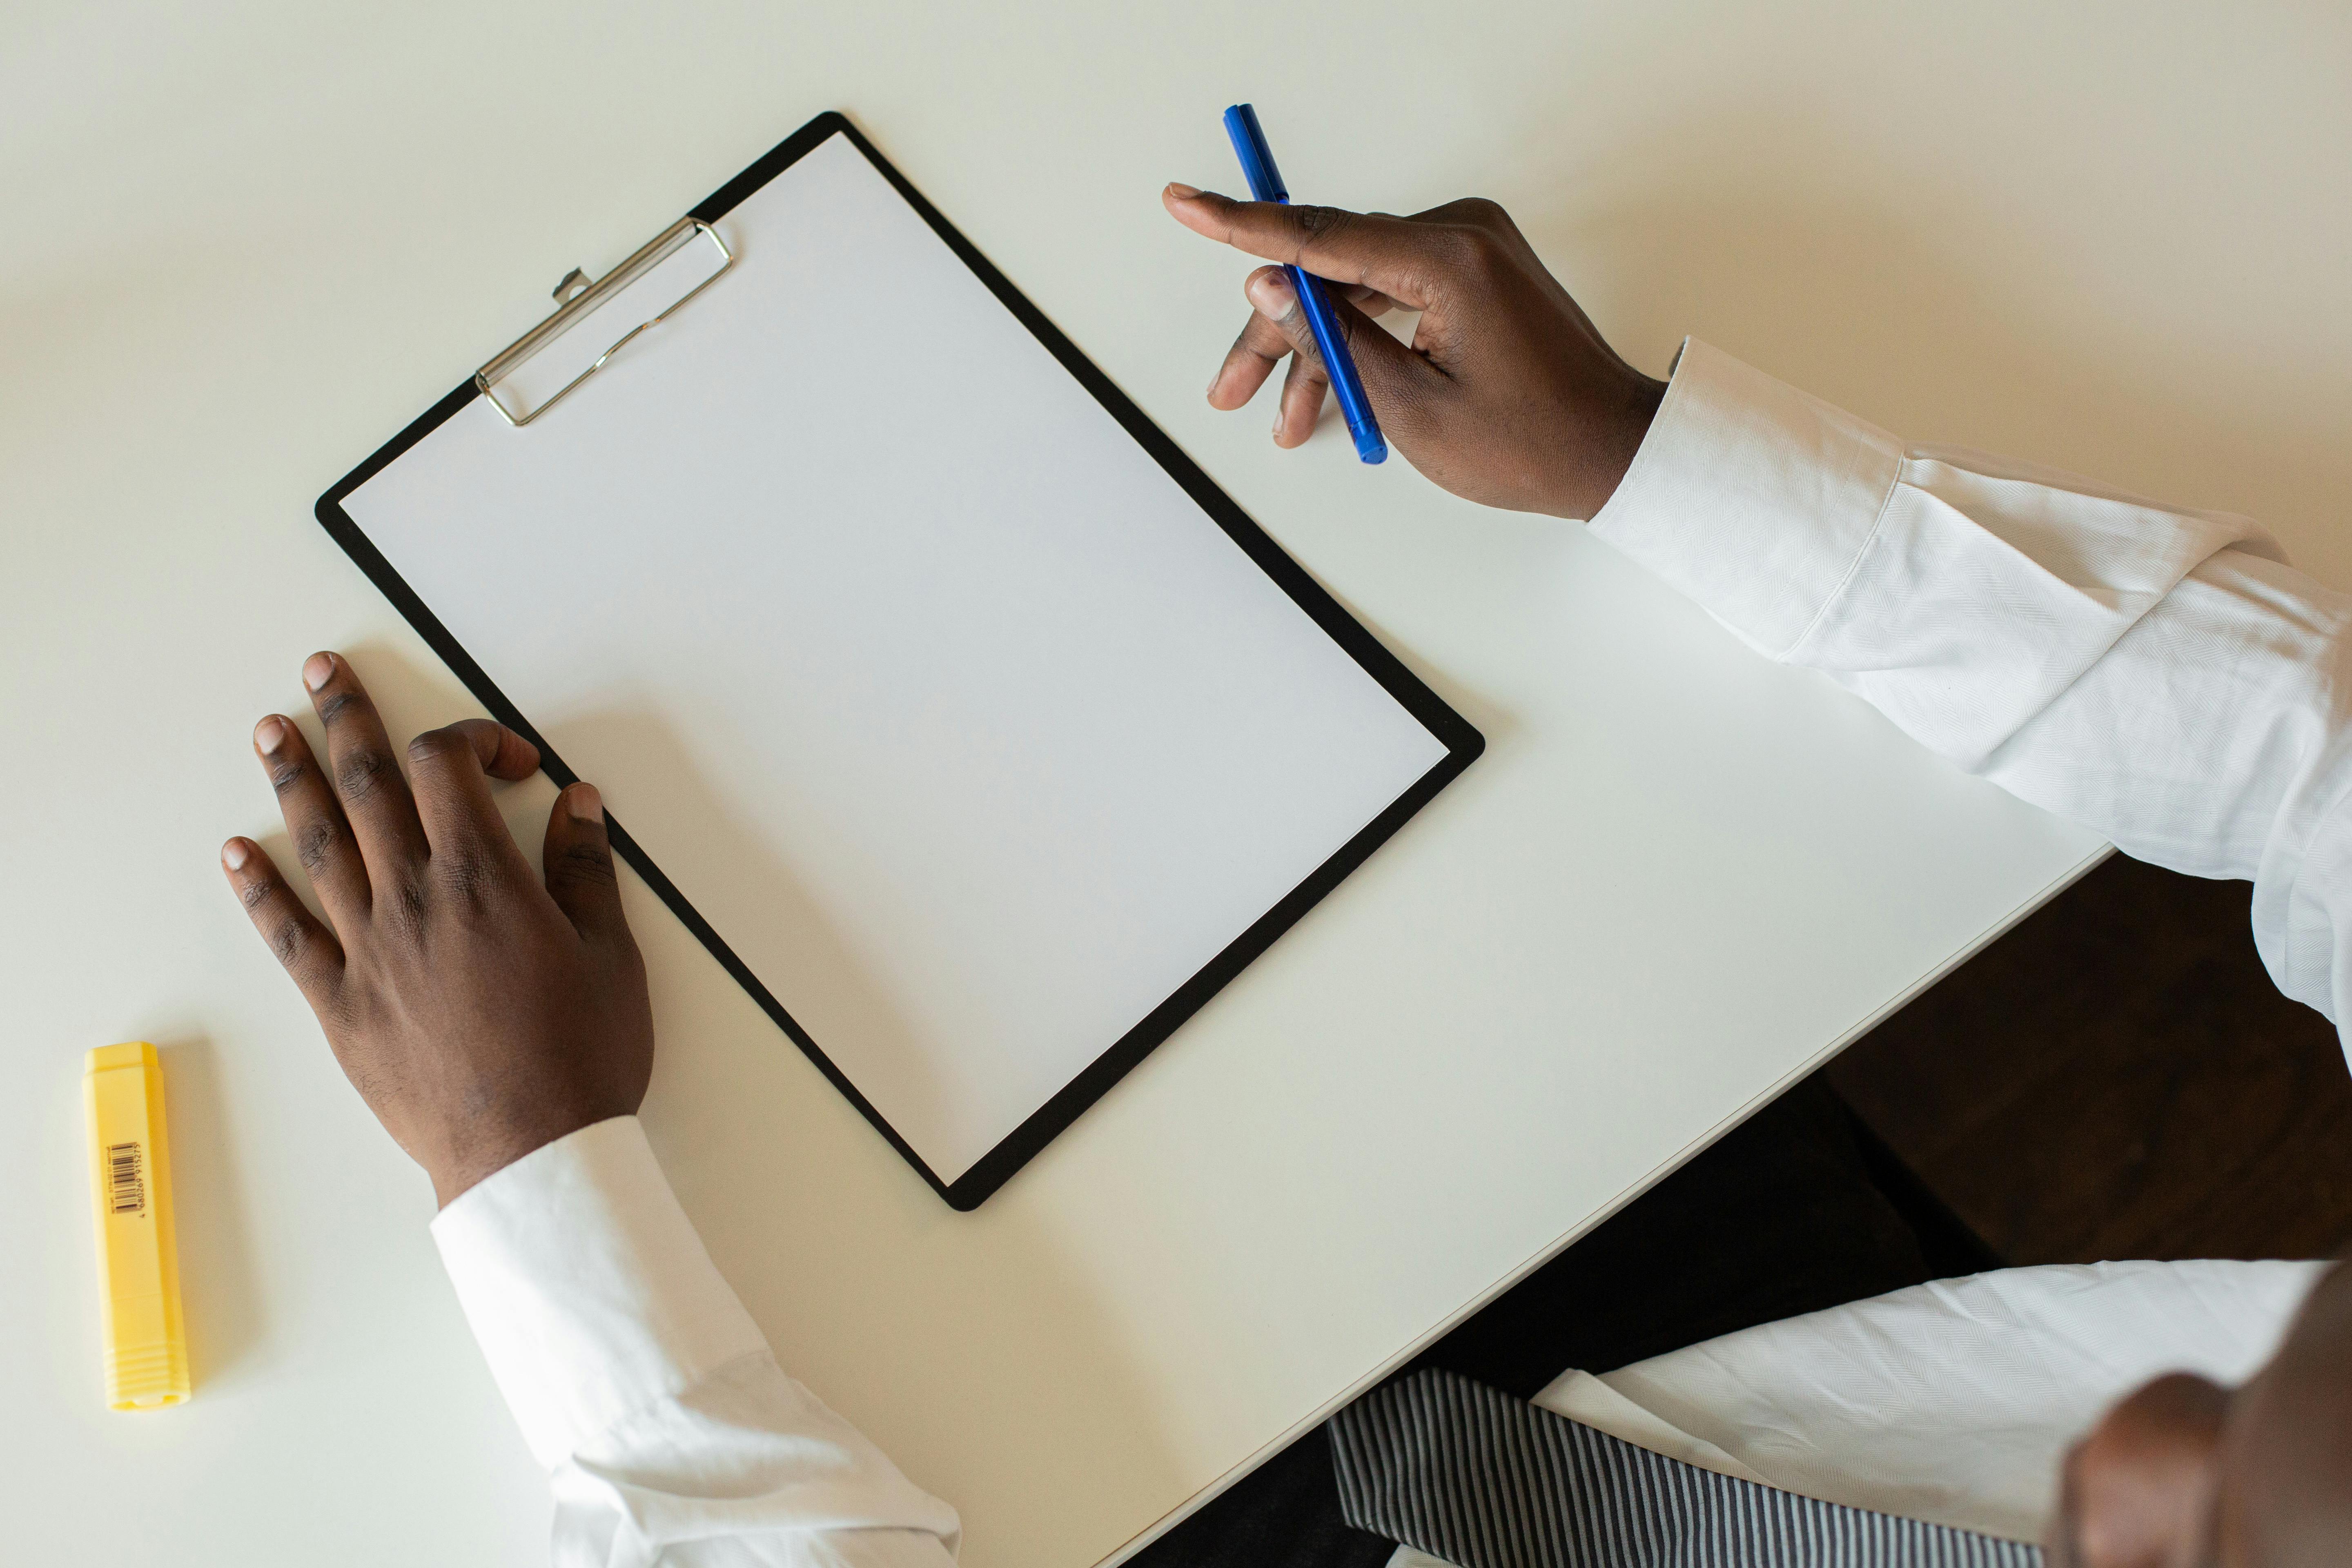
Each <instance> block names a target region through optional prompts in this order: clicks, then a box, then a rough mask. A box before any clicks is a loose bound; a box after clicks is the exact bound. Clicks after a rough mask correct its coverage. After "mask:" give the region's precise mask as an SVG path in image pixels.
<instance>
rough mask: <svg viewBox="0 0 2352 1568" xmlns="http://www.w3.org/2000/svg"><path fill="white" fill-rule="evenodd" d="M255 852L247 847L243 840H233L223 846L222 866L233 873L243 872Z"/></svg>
mask: <svg viewBox="0 0 2352 1568" xmlns="http://www.w3.org/2000/svg"><path fill="white" fill-rule="evenodd" d="M252 854H253V851H252V850H250V849H247V847H245V840H244V839H242V838H232V839H230V840H229V841H228V842H227V843H226V844H224V845H222V846H221V864H222V865H224V866H226V867H227V868H229V869H230V870H232V871H236V870H242V869H243V868H244V867H245V863H246V861H247V859H248V858H250V857H251V856H252Z"/></svg>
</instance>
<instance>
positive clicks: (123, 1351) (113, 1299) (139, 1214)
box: [81, 1042, 188, 1410]
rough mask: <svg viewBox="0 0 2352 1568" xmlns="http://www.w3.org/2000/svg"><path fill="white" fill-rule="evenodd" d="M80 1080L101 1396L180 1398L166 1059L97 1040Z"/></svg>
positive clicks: (155, 1401) (168, 1401)
mask: <svg viewBox="0 0 2352 1568" xmlns="http://www.w3.org/2000/svg"><path fill="white" fill-rule="evenodd" d="M81 1081H82V1089H83V1091H84V1092H83V1098H84V1099H85V1100H86V1101H87V1103H88V1105H89V1176H90V1194H91V1196H92V1197H93V1198H95V1199H96V1200H97V1208H98V1276H99V1279H98V1283H99V1290H100V1295H101V1297H102V1299H103V1301H104V1305H103V1307H102V1308H101V1309H100V1310H101V1311H102V1313H103V1314H104V1315H103V1318H102V1320H101V1322H102V1325H103V1327H104V1329H105V1332H106V1402H107V1404H109V1405H112V1406H113V1407H114V1408H115V1409H117V1410H154V1409H159V1408H161V1407H162V1406H163V1405H178V1404H180V1403H182V1402H183V1401H184V1400H185V1399H186V1398H187V1397H188V1341H187V1335H186V1333H185V1332H184V1330H183V1329H182V1327H181V1323H180V1255H179V1249H178V1247H176V1246H175V1245H174V1244H173V1239H172V1161H171V1153H170V1151H169V1149H168V1148H167V1147H166V1145H165V1143H164V1142H163V1067H162V1064H161V1063H159V1062H158V1061H157V1060H156V1059H155V1047H152V1046H151V1045H147V1044H145V1043H144V1042H141V1043H138V1044H133V1045H127V1046H100V1047H98V1049H96V1050H94V1051H92V1052H90V1053H89V1066H88V1067H87V1068H84V1070H83V1072H82V1080H81Z"/></svg>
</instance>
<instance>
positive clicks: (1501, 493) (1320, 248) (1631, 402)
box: [1161, 184, 1665, 518]
mask: <svg viewBox="0 0 2352 1568" xmlns="http://www.w3.org/2000/svg"><path fill="white" fill-rule="evenodd" d="M1161 200H1162V201H1164V202H1165V203H1166V204H1167V207H1168V210H1169V211H1170V212H1171V213H1172V214H1174V215H1175V216H1176V218H1177V221H1179V222H1181V223H1182V224H1183V225H1184V226H1186V227H1187V228H1190V229H1192V230H1193V231H1195V232H1196V233H1199V234H1203V235H1206V236H1207V237H1209V238H1211V239H1216V240H1222V241H1223V242H1224V243H1225V244H1227V245H1230V246H1233V247H1235V248H1236V249H1239V250H1243V251H1246V252H1248V253H1249V254H1250V255H1252V256H1259V257H1264V258H1266V259H1267V260H1270V261H1279V262H1286V263H1289V264H1293V265H1296V266H1297V267H1300V268H1305V269H1306V270H1307V272H1309V273H1312V274H1313V275H1314V276H1316V277H1318V278H1322V279H1328V280H1330V281H1331V282H1332V284H1333V285H1334V287H1333V288H1332V289H1331V293H1332V296H1333V300H1332V303H1333V306H1334V307H1335V310H1334V313H1335V314H1336V315H1337V316H1338V318H1339V325H1340V329H1341V331H1343V332H1345V333H1346V336H1347V342H1348V353H1349V356H1350V357H1351V358H1353V359H1354V360H1355V362H1356V369H1357V371H1358V373H1359V374H1360V375H1361V376H1362V377H1363V382H1364V393H1365V395H1366V396H1368V397H1370V399H1371V403H1372V412H1373V413H1374V414H1376V415H1377V416H1379V417H1380V421H1381V429H1382V431H1383V432H1384V433H1386V435H1387V436H1388V438H1389V440H1390V441H1391V443H1392V444H1393V445H1394V446H1395V447H1396V448H1397V450H1399V451H1401V452H1402V453H1403V454H1404V455H1405V456H1406V457H1407V458H1411V459H1412V465H1413V467H1414V468H1419V469H1420V470H1421V471H1422V472H1423V474H1425V475H1427V476H1428V477H1429V478H1430V479H1433V480H1435V481H1436V482H1437V483H1438V484H1441V485H1443V486H1444V487H1445V488H1446V489H1449V490H1452V491H1453V492H1454V494H1455V495H1458V496H1461V497H1463V498H1465V500H1474V501H1477V502H1480V503H1481V504H1483V505H1486V506H1497V507H1507V508H1509V509H1511V510H1515V511H1540V512H1549V513H1550V514H1551V515H1553V516H1555V517H1570V518H1589V517H1591V515H1592V514H1593V513H1594V512H1596V511H1598V510H1601V503H1602V502H1603V501H1605V500H1608V499H1609V497H1610V495H1611V493H1612V491H1614V490H1615V489H1616V488H1617V481H1618V480H1620V479H1622V478H1624V476H1625V469H1626V468H1627V466H1628V465H1630V464H1631V463H1632V462H1633V453H1634V452H1635V450H1636V449H1638V448H1639V447H1640V446H1641V445H1642V437H1643V435H1644V434H1646V433H1647V432H1648V430H1649V427H1650V418H1651V416H1653V415H1654V414H1655V413H1656V412H1657V409H1658V402H1659V399H1660V398H1662V397H1663V396H1664V395H1665V384H1664V382H1659V381H1653V380H1651V379H1650V378H1649V377H1648V376H1646V375H1643V374H1642V373H1641V372H1639V371H1637V370H1635V369H1634V368H1633V366H1631V365H1629V364H1627V363H1625V362H1624V361H1623V360H1622V359H1620V358H1618V356H1617V354H1616V352H1615V351H1614V350H1612V349H1611V348H1610V346H1609V345H1608V343H1606V342H1603V341H1602V340H1601V334H1600V333H1599V332H1598V331H1595V330H1594V329H1593V325H1592V322H1591V321H1590V320H1589V319H1587V318H1586V316H1585V314H1584V312H1583V311H1582V310H1580V309H1579V308H1578V307H1577V303H1576V301H1575V300H1573V299H1571V298H1570V297H1569V293H1568V290H1567V289H1563V288H1561V287H1560V286H1559V281H1558V280H1557V279H1554V278H1553V277H1552V275H1551V274H1550V273H1549V271H1547V270H1545V268H1544V265H1543V263H1542V262H1541V261H1539V260H1538V259H1537V258H1536V253H1535V251H1534V250H1533V249H1532V248H1531V247H1529V246H1528V242H1527V240H1526V239H1525V238H1524V237H1521V235H1520V234H1519V231H1518V227H1517V225H1515V224H1513V223H1512V222H1511V217H1510V215H1509V214H1508V213H1507V212H1505V211H1504V210H1503V209H1502V208H1501V207H1499V206H1496V205H1495V204H1494V203H1493V202H1489V201H1477V200H1470V201H1459V202H1449V203H1447V204H1446V205H1444V206H1442V207H1432V208H1431V209H1430V210H1429V211H1427V212H1425V213H1417V214H1415V215H1414V216H1412V217H1391V216H1388V215H1387V214H1385V213H1369V214H1366V213H1350V212H1342V211H1340V210H1339V209H1338V208H1336V207H1308V206H1287V205H1278V204H1276V203H1272V202H1237V201H1234V200H1232V199H1230V198H1228V197H1225V196H1221V195H1213V194H1211V193H1209V192H1205V191H1196V190H1194V189H1193V188H1192V186H1190V185H1182V184H1173V185H1170V186H1169V187H1168V188H1167V189H1166V190H1165V191H1164V192H1163V193H1161ZM1244 292H1246V293H1247V294H1248V296H1249V300H1250V305H1251V307H1252V310H1253V312H1254V313H1253V314H1252V315H1251V317H1250V320H1249V324H1248V325H1247V326H1245V327H1244V328H1243V329H1242V334H1241V336H1240V337H1239V338H1238V339H1236V340H1235V341H1234V346H1233V348H1232V349H1231V350H1230V351H1229V352H1228V353H1226V355H1225V360H1224V363H1223V365H1221V366H1220V367H1219V368H1218V371H1217V374H1216V377H1215V379H1214V380H1213V381H1212V382H1210V384H1209V402H1210V404H1211V405H1213V406H1215V407H1218V408H1239V407H1240V406H1241V405H1243V404H1244V403H1247V402H1248V401H1249V400H1250V398H1251V397H1252V396H1254V395H1255V394H1256V392H1257V389H1258V388H1259V387H1260V386H1262V385H1264V384H1265V378H1266V377H1267V375H1268V374H1271V373H1272V372H1273V370H1274V367H1275V365H1276V363H1279V362H1280V361H1281V359H1282V358H1283V356H1284V355H1286V354H1287V355H1289V356H1290V372H1289V375H1288V377H1287V379H1286V381H1285V382H1284V384H1283V388H1282V396H1281V400H1280V402H1279V404H1278V405H1276V414H1275V424H1274V439H1275V442H1276V445H1277V446H1282V447H1296V446H1297V445H1298V444H1299V443H1301V442H1303V441H1305V440H1306V439H1307V437H1308V436H1310V435H1311V434H1313V432H1314V429H1315V420H1316V416H1317V415H1318V412H1319V411H1320V410H1321V408H1322V406H1323V394H1324V392H1325V390H1326V389H1327V388H1328V385H1329V384H1330V383H1329V379H1328V376H1327V375H1326V374H1325V373H1324V369H1323V361H1322V357H1321V356H1320V355H1319V354H1318V353H1317V352H1316V349H1315V338H1314V333H1313V332H1312V331H1310V330H1309V328H1308V327H1307V317H1306V313H1305V312H1304V311H1302V310H1300V309H1299V308H1298V296H1297V291H1296V290H1295V289H1292V287H1291V284H1290V279H1289V278H1288V276H1287V275H1286V273H1285V272H1284V271H1283V269H1282V268H1280V267H1261V268H1258V269H1257V270H1255V272H1252V273H1251V274H1250V275H1249V278H1248V279H1247V280H1246V282H1245V283H1244ZM1398 306H1402V307H1403V308H1404V309H1406V310H1418V311H1420V312H1421V321H1420V323H1419V324H1418V326H1416V328H1415V329H1414V331H1413V338H1412V345H1411V346H1410V347H1408V346H1407V345H1405V344H1403V343H1401V342H1397V341H1396V339H1394V338H1392V337H1391V336H1390V335H1389V334H1388V333H1387V332H1385V331H1381V329H1380V328H1378V327H1376V326H1374V325H1373V324H1372V318H1373V317H1375V316H1379V315H1381V314H1384V313H1385V312H1386V311H1388V310H1391V309H1392V308H1395V307H1398Z"/></svg>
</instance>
